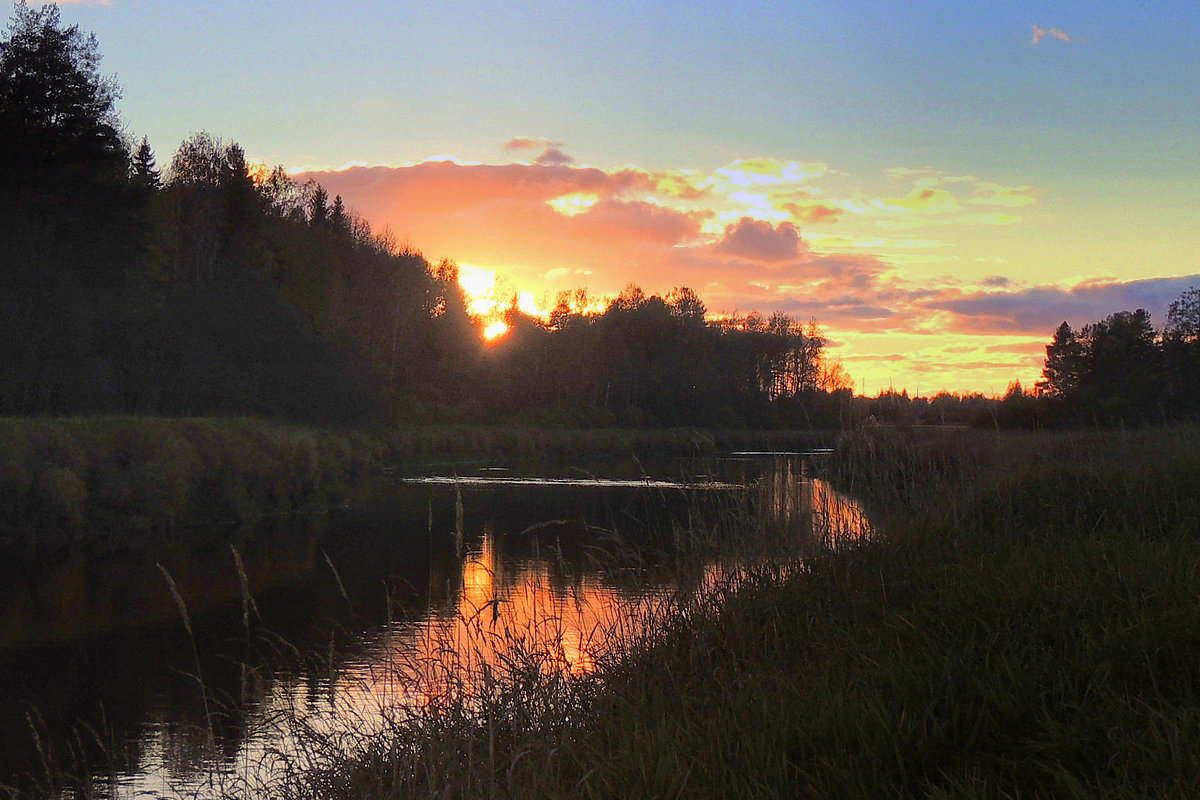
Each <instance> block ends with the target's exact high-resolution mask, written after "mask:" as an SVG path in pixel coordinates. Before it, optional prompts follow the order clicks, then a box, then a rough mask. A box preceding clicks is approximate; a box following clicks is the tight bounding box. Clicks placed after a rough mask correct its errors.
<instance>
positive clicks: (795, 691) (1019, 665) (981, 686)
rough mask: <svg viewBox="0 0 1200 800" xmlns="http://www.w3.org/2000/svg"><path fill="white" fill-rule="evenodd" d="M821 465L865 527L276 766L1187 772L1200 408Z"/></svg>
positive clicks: (771, 788)
mask: <svg viewBox="0 0 1200 800" xmlns="http://www.w3.org/2000/svg"><path fill="white" fill-rule="evenodd" d="M831 472H832V473H833V474H834V475H835V476H836V478H837V480H838V481H839V483H840V484H841V485H842V486H844V487H847V488H851V489H853V490H854V491H855V492H856V493H857V494H858V495H859V496H860V497H861V498H863V499H864V500H865V501H866V502H867V504H868V506H869V508H870V510H871V512H872V515H873V518H874V519H875V520H876V524H877V528H878V532H877V535H876V537H875V538H874V539H873V540H871V541H869V542H863V543H860V544H857V545H854V546H850V547H845V548H842V549H839V550H837V551H832V552H828V553H826V554H825V555H824V556H822V557H820V558H809V559H808V560H806V561H805V566H804V568H803V569H802V570H799V571H796V572H794V573H792V574H791V575H790V576H788V577H785V578H784V579H783V580H779V579H778V578H779V576H778V575H777V574H775V573H773V572H772V571H770V570H764V571H763V572H762V573H761V575H760V576H759V577H760V579H759V580H754V579H753V578H751V579H750V580H749V581H748V582H746V583H744V584H742V585H741V586H740V587H738V588H736V589H734V588H730V589H729V590H727V591H724V592H722V593H720V594H719V596H717V597H714V598H712V602H706V603H700V604H698V605H694V606H689V607H688V608H687V609H686V612H685V613H680V614H678V615H676V616H674V617H672V618H671V619H670V620H668V621H667V622H666V623H665V624H664V627H663V629H662V631H661V632H660V635H658V636H655V637H653V638H652V639H651V640H648V641H641V642H630V643H629V644H630V645H631V649H630V650H628V651H627V652H625V653H622V654H618V655H614V656H612V657H610V658H606V659H602V660H601V663H600V664H599V669H598V671H597V672H596V673H594V674H592V675H589V676H562V675H561V674H555V673H546V672H544V671H539V670H537V669H532V670H530V669H522V668H521V667H522V665H521V664H517V665H514V670H513V671H512V673H511V674H510V675H508V676H507V677H506V678H502V679H499V680H498V682H497V683H496V684H495V691H492V692H489V693H487V695H486V696H485V697H484V698H482V702H483V705H482V706H481V709H477V710H476V712H475V713H469V712H468V710H467V708H466V706H465V705H464V704H462V703H458V704H455V703H450V704H443V705H438V704H434V705H433V706H431V707H430V708H429V709H427V710H426V711H425V712H424V713H423V714H422V715H419V716H418V717H416V718H414V719H406V720H404V721H403V723H402V724H399V723H398V724H396V725H394V726H393V727H392V729H391V730H390V731H389V733H388V735H386V736H383V737H372V738H371V739H370V740H369V741H366V742H362V743H360V744H362V745H363V746H364V747H365V748H366V749H365V752H364V754H363V755H362V756H361V757H358V758H356V759H352V760H346V759H345V758H341V759H336V760H335V763H334V764H333V765H332V766H327V768H326V769H323V770H319V771H317V772H316V773H312V772H304V773H303V774H299V773H298V774H296V775H295V776H293V777H294V779H295V780H294V781H292V782H288V784H287V786H286V787H281V789H282V790H283V791H284V793H285V794H289V795H294V796H304V797H322V798H348V797H356V798H372V797H377V798H383V797H412V796H441V795H450V794H453V795H454V796H480V797H491V796H504V797H509V796H511V797H547V796H549V797H653V796H660V797H667V796H672V797H674V796H686V797H699V798H708V797H711V798H717V797H738V796H755V797H781V798H782V797H862V798H867V797H871V798H876V797H1017V796H1024V797H1031V796H1039V797H1050V796H1052V797H1093V796H1105V797H1118V798H1120V797H1125V798H1135V797H1136V798H1144V797H1190V796H1195V794H1196V792H1197V790H1198V789H1200V785H1198V783H1197V779H1198V776H1200V673H1198V672H1197V670H1196V668H1195V665H1196V663H1198V662H1200V431H1198V430H1197V429H1195V428H1173V429H1163V430H1148V431H1138V432H1130V433H1125V432H1113V433H1075V434H1049V435H1046V434H1043V435H1036V434H1015V435H1013V434H1009V435H994V434H983V433H979V432H965V431H964V432H940V431H934V432H920V433H919V434H914V433H912V432H903V431H894V430H883V431H874V432H869V433H867V434H865V435H858V436H855V437H851V438H848V439H845V440H843V442H842V444H841V446H840V447H839V449H838V452H837V454H836V455H835V457H834V460H833V464H832V465H831ZM525 666H528V665H525ZM539 676H541V677H539Z"/></svg>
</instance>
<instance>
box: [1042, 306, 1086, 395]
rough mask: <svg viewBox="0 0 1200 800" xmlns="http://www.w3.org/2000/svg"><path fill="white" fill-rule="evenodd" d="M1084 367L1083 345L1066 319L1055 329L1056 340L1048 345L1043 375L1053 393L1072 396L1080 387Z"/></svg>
mask: <svg viewBox="0 0 1200 800" xmlns="http://www.w3.org/2000/svg"><path fill="white" fill-rule="evenodd" d="M1083 367H1084V363H1083V345H1082V344H1081V343H1080V342H1079V339H1078V338H1076V336H1075V331H1073V330H1071V326H1070V325H1068V324H1067V322H1066V320H1064V321H1063V323H1062V324H1061V325H1059V326H1058V328H1057V329H1056V330H1055V331H1054V340H1053V341H1052V342H1050V344H1048V345H1046V366H1045V368H1044V369H1043V370H1042V375H1043V376H1044V377H1045V378H1046V383H1047V384H1048V386H1049V389H1050V391H1051V392H1052V393H1053V394H1055V395H1057V396H1060V397H1070V396H1072V395H1074V393H1075V391H1076V390H1077V389H1078V388H1079V382H1080V378H1081V375H1082V372H1083Z"/></svg>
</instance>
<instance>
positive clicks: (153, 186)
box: [129, 136, 163, 194]
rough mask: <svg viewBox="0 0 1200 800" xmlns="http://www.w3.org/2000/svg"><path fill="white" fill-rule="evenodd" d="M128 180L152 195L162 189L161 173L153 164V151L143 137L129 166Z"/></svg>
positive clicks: (154, 163)
mask: <svg viewBox="0 0 1200 800" xmlns="http://www.w3.org/2000/svg"><path fill="white" fill-rule="evenodd" d="M129 179H130V181H131V182H132V183H133V185H134V186H135V187H137V188H139V189H143V190H145V191H147V192H148V193H151V194H153V193H154V192H157V191H158V190H160V189H162V186H163V183H162V173H161V172H159V169H158V164H157V163H156V162H155V158H154V150H152V149H151V148H150V140H149V139H148V138H147V137H145V136H143V137H142V143H141V144H139V145H138V148H137V150H136V151H135V152H134V154H133V161H132V162H131V164H130V169H129Z"/></svg>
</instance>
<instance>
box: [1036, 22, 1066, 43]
mask: <svg viewBox="0 0 1200 800" xmlns="http://www.w3.org/2000/svg"><path fill="white" fill-rule="evenodd" d="M1047 36H1050V37H1052V38H1054V39H1059V40H1061V41H1064V42H1069V41H1071V37H1070V36H1068V35H1067V32H1066V31H1063V30H1059V29H1058V28H1043V27H1042V26H1040V25H1036V24H1035V25H1034V26H1033V38H1032V40H1031V41H1032V42H1033V44H1041V43H1042V39H1045V38H1046V37H1047Z"/></svg>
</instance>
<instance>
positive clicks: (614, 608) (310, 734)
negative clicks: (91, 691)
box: [122, 459, 871, 796]
mask: <svg viewBox="0 0 1200 800" xmlns="http://www.w3.org/2000/svg"><path fill="white" fill-rule="evenodd" d="M752 491H754V492H756V495H755V497H756V498H757V501H756V502H757V504H758V509H759V514H760V516H761V518H762V520H763V522H764V524H767V525H769V526H771V527H770V530H772V531H776V532H778V533H779V534H780V535H786V536H793V537H795V536H801V537H804V536H808V535H809V533H811V537H812V539H813V540H814V541H815V542H817V543H818V544H819V545H821V546H825V547H836V546H840V545H842V544H845V543H848V542H854V541H857V540H861V539H863V538H866V537H868V536H870V533H871V528H870V525H869V523H868V521H867V519H866V515H865V513H864V511H863V509H862V507H861V506H860V505H858V504H857V503H856V502H854V501H853V500H852V499H850V498H848V497H846V496H844V495H842V494H840V493H839V492H837V491H835V490H834V489H833V488H832V487H831V486H830V485H829V484H828V483H825V482H823V481H821V480H818V479H814V478H811V477H809V476H808V475H807V474H806V472H805V467H804V466H803V462H801V461H799V460H797V459H779V460H778V463H777V464H776V465H775V466H774V467H773V468H772V469H768V470H766V471H765V472H764V473H763V475H762V476H761V477H760V478H759V479H758V480H757V482H755V483H754V484H753V487H752ZM509 538H511V537H505V536H504V535H503V534H502V533H498V532H497V531H495V530H494V528H493V526H492V523H485V524H484V525H483V527H482V530H479V531H477V533H476V539H475V541H476V544H475V545H474V547H473V548H471V549H469V550H468V551H467V552H466V553H465V554H464V557H463V560H462V562H461V564H460V565H459V566H458V568H457V569H456V570H455V572H454V573H453V577H452V584H451V587H450V588H451V591H450V592H449V594H448V595H447V599H446V600H445V601H444V602H443V603H442V604H441V605H440V606H436V607H431V608H429V609H428V610H427V612H426V613H425V614H424V616H422V617H421V618H418V619H408V620H404V621H397V622H392V623H390V624H388V625H386V626H383V627H381V628H378V629H376V630H375V632H374V633H373V634H370V635H369V636H368V638H367V639H366V640H365V642H364V645H363V646H362V647H361V649H360V651H359V655H358V656H357V657H355V658H353V660H350V661H348V662H342V663H339V664H337V665H336V667H335V663H334V660H333V657H332V655H333V654H332V650H331V652H330V658H329V673H328V675H327V677H325V678H318V677H315V676H314V675H313V674H308V675H301V676H292V677H290V678H288V679H286V680H279V681H276V682H274V683H272V684H271V685H270V686H269V687H268V688H267V690H266V696H264V697H263V698H262V699H261V700H260V701H259V702H258V703H257V704H256V711H255V712H254V713H253V714H251V716H250V718H249V719H247V721H246V724H247V728H248V731H247V736H246V738H245V739H244V740H243V741H242V742H241V744H240V746H239V747H238V749H237V752H236V754H235V755H233V756H232V757H231V758H228V759H226V760H225V763H224V766H222V767H220V769H219V770H218V771H217V772H211V771H210V772H207V773H206V772H204V769H205V768H204V767H202V766H199V767H198V766H196V765H193V767H192V772H191V776H190V777H188V776H187V773H188V772H189V770H188V769H187V768H184V767H182V766H180V765H178V764H175V763H172V762H173V761H174V759H173V758H171V757H169V755H168V753H169V752H170V751H171V750H172V749H173V748H172V746H171V745H172V742H171V738H170V732H169V730H168V729H167V727H165V726H159V727H158V728H157V729H156V730H157V733H156V734H151V738H158V739H159V741H158V742H157V743H155V742H147V743H146V744H147V747H146V748H145V750H144V753H145V757H144V759H143V763H142V764H141V765H140V766H139V770H140V772H139V774H138V775H132V776H128V777H127V778H126V779H125V780H124V781H122V786H123V788H125V789H137V790H139V791H140V790H142V789H152V790H153V791H154V792H156V793H157V794H160V795H165V796H169V795H178V794H182V793H186V792H185V791H184V789H185V788H186V787H193V788H194V787H195V786H196V785H198V784H203V785H210V784H211V783H212V782H213V781H216V782H218V783H219V782H220V781H222V780H226V779H229V777H230V776H235V777H237V778H238V779H239V780H240V779H244V778H245V776H253V782H254V783H256V784H258V785H260V786H266V785H268V784H269V782H270V780H271V778H270V776H271V774H272V772H273V771H275V770H281V769H286V768H287V767H286V765H288V764H291V763H293V762H294V761H295V759H296V758H297V757H298V756H297V754H300V756H299V757H300V758H302V759H303V760H308V761H310V762H319V761H321V759H328V758H335V757H336V756H337V754H339V753H340V754H345V753H347V752H350V751H352V750H354V749H355V748H357V747H361V746H362V744H363V742H364V741H366V740H367V739H366V738H364V737H371V736H374V735H377V734H380V733H383V732H384V731H385V730H386V729H387V727H388V726H389V725H390V724H394V723H395V722H396V721H397V720H403V719H405V718H406V715H411V714H419V713H420V712H421V710H422V709H425V708H427V707H428V706H429V705H430V704H431V703H437V702H440V701H443V700H459V701H462V702H465V703H467V704H470V703H472V702H474V698H478V697H481V696H483V695H484V694H485V693H486V692H487V691H488V690H489V688H494V687H496V686H498V685H500V683H501V682H503V680H504V678H505V676H506V675H507V676H511V675H513V674H514V673H516V672H519V671H520V670H536V671H538V672H540V673H542V674H544V675H548V676H558V677H561V678H563V679H567V680H570V679H574V678H578V677H581V676H586V675H587V674H589V673H592V672H594V671H596V670H597V669H598V668H599V667H600V665H602V664H603V663H604V661H605V659H606V658H608V657H609V656H612V655H617V654H619V653H620V652H622V651H623V650H624V649H625V648H627V647H628V646H629V645H630V643H631V642H636V641H639V640H643V638H644V637H646V636H647V635H650V634H652V632H653V631H654V630H656V629H657V626H658V625H659V624H660V623H661V622H662V621H663V620H664V619H665V618H666V615H668V614H670V613H677V612H678V609H679V598H680V597H681V594H680V586H678V585H676V584H671V583H667V582H659V583H648V584H645V585H641V586H639V587H637V588H628V587H626V586H624V584H622V586H620V587H618V586H617V585H616V584H615V583H613V582H612V580H611V579H610V578H606V577H605V574H604V573H603V572H602V571H600V570H597V569H578V570H566V571H565V573H564V571H563V570H562V569H556V567H561V566H562V564H561V562H556V561H555V559H554V558H552V557H548V556H547V555H546V554H541V555H539V554H538V553H537V552H536V551H535V553H534V555H533V556H518V555H516V554H510V553H506V552H504V548H505V547H506V546H509V545H508V544H506V543H508V542H509ZM795 563H797V562H796V561H791V562H787V561H780V562H778V563H767V564H766V565H765V566H767V567H769V568H774V569H776V570H777V572H776V573H775V574H777V575H785V574H787V573H788V572H789V571H790V570H791V569H793V568H794V566H795ZM763 566H764V564H757V563H748V562H747V560H746V559H745V558H728V559H713V560H711V561H710V562H709V563H707V564H705V565H704V566H703V568H702V569H701V570H700V571H699V573H698V574H697V575H695V576H693V578H692V579H691V580H690V583H689V584H688V586H687V587H685V588H686V589H687V592H688V593H690V595H691V596H693V597H704V596H711V595H713V594H715V593H717V592H720V591H723V590H726V589H729V588H731V587H735V586H736V585H737V584H739V583H740V582H741V581H742V580H744V579H745V578H746V577H747V576H748V575H750V574H751V573H752V572H753V571H754V570H755V569H758V568H761V567H763ZM535 674H536V673H535ZM314 740H317V741H320V742H321V745H320V747H321V751H320V752H318V753H315V754H314V752H313V751H312V746H313V742H314ZM208 769H210V770H211V769H212V762H211V761H210V762H209V765H208ZM218 773H219V774H218ZM198 775H203V777H198ZM239 776H240V777H239Z"/></svg>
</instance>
